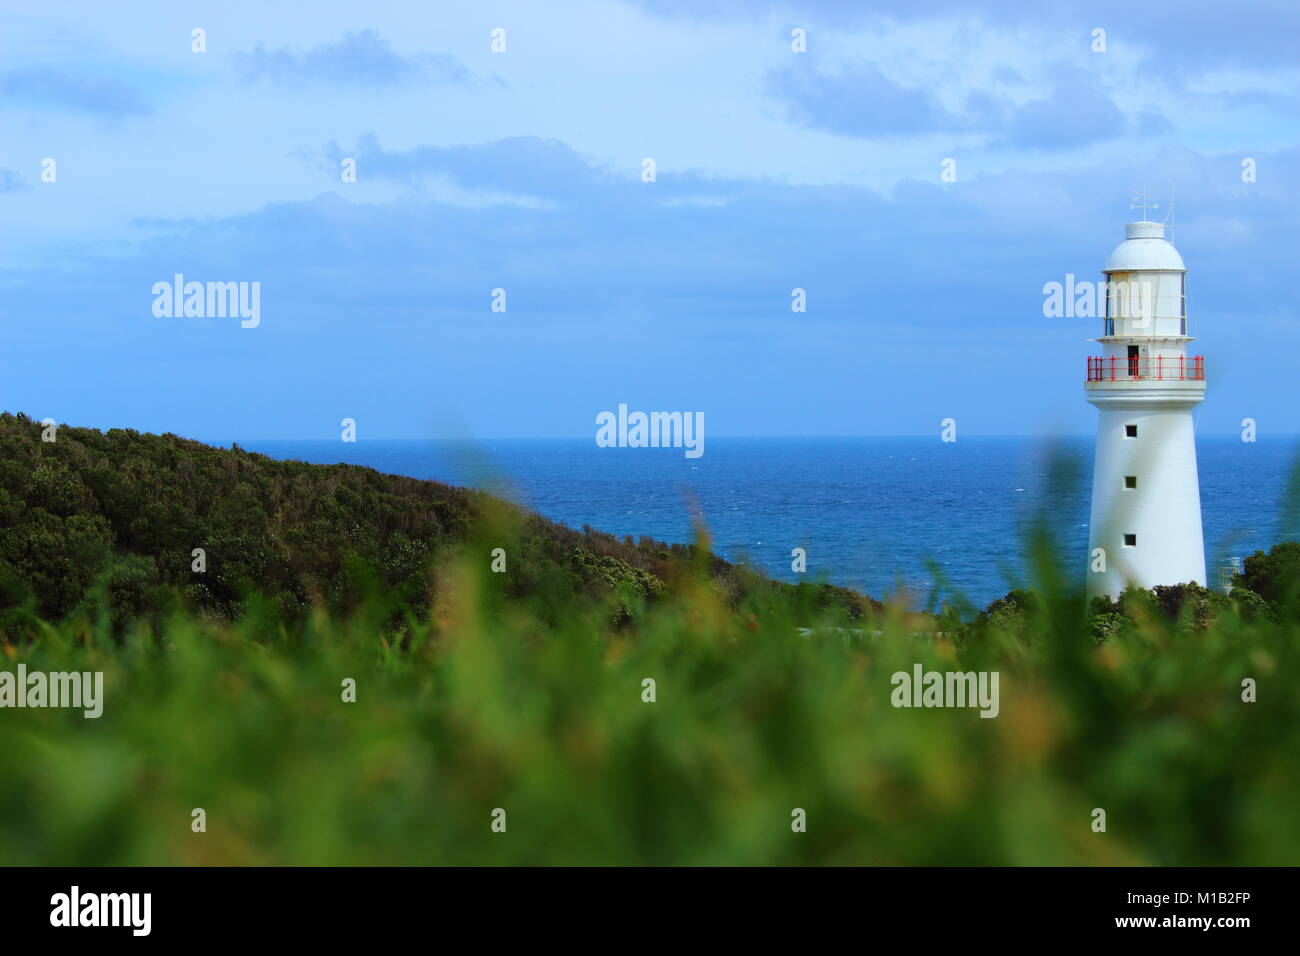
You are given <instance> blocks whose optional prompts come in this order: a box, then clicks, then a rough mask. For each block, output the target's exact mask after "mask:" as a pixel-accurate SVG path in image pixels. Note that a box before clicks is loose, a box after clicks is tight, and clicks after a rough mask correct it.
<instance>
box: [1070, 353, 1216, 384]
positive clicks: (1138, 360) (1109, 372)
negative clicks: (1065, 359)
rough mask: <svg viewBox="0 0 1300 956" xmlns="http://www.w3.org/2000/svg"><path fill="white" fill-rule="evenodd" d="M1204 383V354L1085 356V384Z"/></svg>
mask: <svg viewBox="0 0 1300 956" xmlns="http://www.w3.org/2000/svg"><path fill="white" fill-rule="evenodd" d="M1204 381H1205V356H1204V355H1157V356H1154V357H1149V356H1128V357H1124V356H1119V355H1110V356H1106V355H1092V356H1089V357H1088V378H1087V382H1088V383H1089V384H1092V383H1093V382H1097V383H1101V382H1196V383H1203V382H1204Z"/></svg>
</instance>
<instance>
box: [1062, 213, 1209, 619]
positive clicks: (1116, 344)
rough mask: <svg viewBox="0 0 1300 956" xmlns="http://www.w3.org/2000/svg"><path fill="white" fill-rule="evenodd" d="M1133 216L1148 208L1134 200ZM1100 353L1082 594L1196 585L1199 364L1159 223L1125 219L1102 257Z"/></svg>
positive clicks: (1182, 285)
mask: <svg viewBox="0 0 1300 956" xmlns="http://www.w3.org/2000/svg"><path fill="white" fill-rule="evenodd" d="M1137 208H1141V209H1142V210H1143V215H1144V216H1145V214H1146V210H1147V209H1151V208H1154V207H1153V206H1151V205H1150V204H1149V203H1148V202H1147V201H1146V196H1145V193H1144V194H1143V197H1142V202H1140V203H1139V204H1138V206H1137ZM1104 272H1105V276H1106V293H1105V296H1104V299H1105V311H1104V317H1103V320H1102V321H1103V328H1102V334H1101V336H1100V337H1099V338H1097V339H1095V340H1094V341H1096V342H1099V343H1100V344H1101V350H1102V352H1101V355H1099V356H1092V357H1090V358H1089V359H1088V377H1087V381H1086V383H1085V386H1084V387H1085V389H1086V394H1087V396H1088V401H1089V402H1091V403H1092V404H1093V405H1096V406H1097V410H1098V412H1099V413H1100V414H1099V416H1098V420H1097V454H1096V459H1095V462H1094V465H1093V475H1092V518H1091V522H1090V524H1089V530H1088V551H1089V565H1088V567H1089V571H1088V594H1089V595H1090V596H1091V595H1094V594H1108V595H1110V596H1112V597H1116V596H1118V595H1119V593H1120V592H1121V591H1123V590H1124V588H1125V587H1126V586H1128V585H1130V584H1133V585H1137V586H1138V587H1143V588H1150V587H1154V586H1155V585H1157V584H1181V583H1185V582H1188V581H1195V582H1197V583H1198V584H1202V585H1203V584H1205V583H1206V578H1205V544H1204V540H1203V538H1202V534H1201V493H1200V484H1199V482H1198V481H1197V477H1196V439H1195V434H1194V430H1193V427H1192V409H1193V408H1195V407H1196V405H1197V404H1199V403H1200V402H1201V401H1202V400H1203V399H1204V398H1205V359H1204V357H1203V356H1200V355H1191V354H1189V352H1188V346H1189V345H1190V344H1191V342H1192V337H1191V336H1189V335H1188V334H1187V270H1186V269H1185V268H1184V267H1183V258H1182V256H1180V255H1179V254H1178V250H1177V249H1175V248H1174V246H1173V243H1171V242H1170V241H1169V240H1168V239H1167V238H1165V226H1164V224H1163V223H1159V222H1151V221H1149V220H1147V219H1145V218H1144V219H1143V221H1142V222H1132V223H1129V224H1128V225H1127V226H1126V227H1125V238H1124V241H1123V242H1121V243H1120V244H1119V245H1118V246H1116V247H1115V251H1114V252H1112V253H1111V254H1110V258H1108V259H1107V260H1106V268H1105V270H1104Z"/></svg>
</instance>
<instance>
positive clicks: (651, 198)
mask: <svg viewBox="0 0 1300 956" xmlns="http://www.w3.org/2000/svg"><path fill="white" fill-rule="evenodd" d="M346 157H352V158H355V159H356V160H357V169H358V173H359V175H362V176H367V177H376V178H380V179H387V180H391V181H394V182H401V183H405V184H415V183H418V182H420V181H421V180H424V179H427V178H429V177H444V178H446V179H447V180H449V181H450V182H452V183H454V184H455V185H457V186H459V187H461V188H463V189H466V190H470V191H477V192H487V193H493V194H498V195H500V194H505V195H513V196H530V197H536V198H538V199H544V200H548V201H552V202H559V203H566V204H569V205H592V204H600V203H604V202H609V201H611V199H613V198H615V197H616V201H618V202H619V203H631V204H633V205H637V204H657V203H661V202H663V203H668V202H672V203H678V204H680V203H684V202H696V203H702V202H715V203H716V202H719V201H726V200H729V199H734V198H735V197H737V196H739V195H741V194H743V193H744V192H745V191H746V190H747V189H750V188H752V184H748V183H745V182H742V181H739V180H729V179H721V178H713V177H708V176H702V175H700V174H698V173H695V172H690V171H669V172H666V173H665V174H664V175H663V176H662V177H661V178H660V179H659V181H657V182H656V183H654V184H653V187H654V188H653V189H651V188H648V187H649V186H650V185H651V184H648V183H642V182H641V180H640V172H641V169H640V166H637V167H635V168H633V169H628V170H623V171H617V170H613V169H610V168H608V167H605V166H602V165H599V164H597V163H595V162H594V161H592V160H590V159H588V158H585V157H583V156H582V155H580V154H579V153H577V152H576V151H575V150H574V149H573V148H572V147H571V146H569V145H568V144H567V143H563V142H560V141H559V140H555V139H546V138H542V137H537V136H511V137H506V138H504V139H498V140H494V141H492V142H490V143H479V144H472V145H463V146H447V147H442V146H419V147H415V148H413V149H409V150H386V149H384V148H383V146H381V145H380V143H379V141H378V139H377V138H376V137H375V136H373V135H366V136H363V137H361V138H360V139H359V140H358V141H357V144H356V147H355V148H354V149H353V150H351V151H345V150H344V149H343V148H342V147H341V146H339V144H338V143H336V142H330V143H326V144H325V146H324V147H322V149H321V151H320V158H321V160H322V166H323V168H327V169H329V170H331V171H332V172H334V171H337V169H338V167H339V162H340V161H341V160H342V159H344V158H346Z"/></svg>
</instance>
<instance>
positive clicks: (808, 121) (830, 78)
mask: <svg viewBox="0 0 1300 956" xmlns="http://www.w3.org/2000/svg"><path fill="white" fill-rule="evenodd" d="M768 90H769V92H770V93H771V94H772V95H774V96H775V97H776V98H777V99H778V100H781V101H782V102H783V103H784V104H785V106H786V116H787V119H789V120H791V121H792V122H797V123H801V124H803V125H805V126H810V127H813V128H814V129H824V130H827V131H829V132H833V133H841V134H843V135H845V136H859V137H862V138H864V139H882V138H888V137H897V136H909V135H914V134H917V133H935V132H953V131H955V130H958V129H962V128H966V127H969V126H970V125H971V123H972V122H973V119H974V118H973V117H961V116H957V115H954V114H952V113H949V112H948V111H947V110H945V109H944V108H943V107H942V106H940V105H939V104H938V102H937V101H936V100H935V98H934V96H933V95H932V94H931V93H929V92H928V91H926V90H923V89H915V88H913V89H909V88H906V87H903V86H900V85H898V84H897V83H894V82H893V81H891V80H889V79H888V78H886V77H885V75H884V74H883V73H881V72H880V70H879V69H878V68H877V67H876V66H875V65H874V64H871V63H864V64H861V65H859V66H857V67H855V68H853V69H851V70H849V71H846V72H840V73H825V72H822V71H819V70H815V69H814V70H795V69H790V70H783V71H780V72H775V73H772V74H769V76H768Z"/></svg>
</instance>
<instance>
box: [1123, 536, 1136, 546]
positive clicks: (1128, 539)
mask: <svg viewBox="0 0 1300 956" xmlns="http://www.w3.org/2000/svg"><path fill="white" fill-rule="evenodd" d="M1137 546H1138V536H1137V535H1135V534H1126V535H1124V547H1126V548H1136V547H1137Z"/></svg>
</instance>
